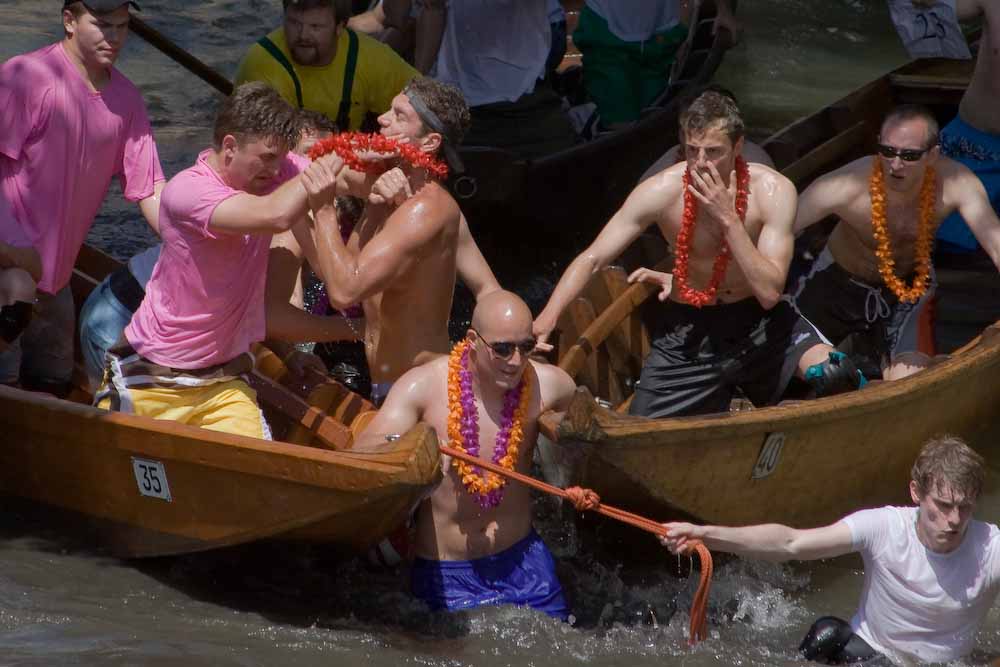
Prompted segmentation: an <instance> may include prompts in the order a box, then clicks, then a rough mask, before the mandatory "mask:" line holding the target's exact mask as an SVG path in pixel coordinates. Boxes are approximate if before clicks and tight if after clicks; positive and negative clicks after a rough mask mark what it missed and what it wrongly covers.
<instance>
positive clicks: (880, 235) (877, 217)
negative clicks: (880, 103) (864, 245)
mask: <svg viewBox="0 0 1000 667" xmlns="http://www.w3.org/2000/svg"><path fill="white" fill-rule="evenodd" d="M868 189H869V192H870V194H871V199H872V233H873V234H874V235H875V241H876V243H877V244H878V248H877V249H876V250H875V257H876V258H877V259H878V270H879V273H880V274H881V275H882V280H883V282H885V284H886V287H888V288H889V289H890V290H892V293H893V294H895V295H896V298H898V299H899V300H900V301H901V302H902V303H916V302H917V300H918V299H919V298H920V297H921V296H923V294H924V292H926V291H927V285H928V284H929V280H928V278H929V277H930V273H931V248H932V246H933V244H934V229H933V227H934V207H935V200H936V199H937V179H936V174H935V172H934V168H933V167H927V170H926V171H925V172H924V180H923V183H921V185H920V228H919V229H918V230H917V241H916V248H915V249H914V257H915V264H916V275H915V276H914V277H913V285H912V286H910V287H907V286H906V284H905V283H903V281H902V280H900V279H899V277H898V276H896V260H895V259H893V256H892V244H891V242H890V239H889V231H888V229H887V226H886V219H885V174H884V173H883V171H882V161H881V160H880V159H878V158H877V157H876V158H874V159H873V160H872V174H871V179H870V180H869V186H868Z"/></svg>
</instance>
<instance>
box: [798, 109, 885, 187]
mask: <svg viewBox="0 0 1000 667" xmlns="http://www.w3.org/2000/svg"><path fill="white" fill-rule="evenodd" d="M869 135H870V132H869V130H868V123H867V122H866V121H864V120H859V121H858V122H856V123H854V124H853V125H851V127H849V128H848V129H846V130H844V131H843V132H840V133H839V134H837V135H836V136H834V137H833V138H832V139H830V140H828V141H825V142H823V143H822V144H820V145H819V146H817V147H816V148H814V149H812V150H811V151H809V152H808V153H806V154H805V155H803V156H802V157H800V158H798V159H797V160H795V162H793V163H791V164H790V165H788V166H787V167H785V168H784V169H782V170H781V173H782V174H784V175H785V176H786V177H787V178H788V179H790V180H791V181H792V182H793V183H798V182H800V181H804V180H805V179H807V178H810V177H813V176H815V175H816V174H818V173H820V172H821V171H822V170H824V169H826V168H827V165H829V164H831V163H835V162H838V161H842V160H843V158H845V157H846V156H848V155H849V154H850V153H851V151H854V150H858V149H860V148H861V147H863V146H864V145H865V141H866V140H868V139H869Z"/></svg>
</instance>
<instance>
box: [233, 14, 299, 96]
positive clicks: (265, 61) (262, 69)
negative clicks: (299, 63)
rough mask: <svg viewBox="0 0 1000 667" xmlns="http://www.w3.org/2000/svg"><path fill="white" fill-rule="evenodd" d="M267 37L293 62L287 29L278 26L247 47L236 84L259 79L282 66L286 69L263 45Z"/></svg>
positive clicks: (237, 74)
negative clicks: (286, 39) (286, 38)
mask: <svg viewBox="0 0 1000 667" xmlns="http://www.w3.org/2000/svg"><path fill="white" fill-rule="evenodd" d="M265 38H266V39H268V40H269V41H270V42H271V43H272V44H274V45H275V46H276V47H277V49H278V51H280V52H281V53H283V54H284V55H285V57H286V58H288V60H289V62H291V56H290V54H289V52H288V45H287V43H286V41H285V30H284V28H280V27H279V28H276V29H274V30H272V31H271V32H269V33H268V34H267V35H266V36H265V37H262V38H260V39H258V40H257V41H255V42H253V43H252V44H251V45H250V46H249V47H248V48H247V50H246V53H245V54H244V55H243V60H242V61H241V62H240V66H239V70H238V71H237V73H236V77H235V84H236V85H240V84H242V83H246V82H247V81H259V80H261V79H263V78H265V76H267V75H269V74H271V71H272V70H273V69H275V68H280V69H281V70H282V71H284V67H283V66H282V65H281V64H280V63H279V62H278V61H277V60H275V58H274V56H273V55H271V54H270V53H268V51H267V49H265V48H264V47H263V46H262V45H261V42H262V41H263V40H264V39H265Z"/></svg>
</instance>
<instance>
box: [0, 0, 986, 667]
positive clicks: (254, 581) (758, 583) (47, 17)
mask: <svg viewBox="0 0 1000 667" xmlns="http://www.w3.org/2000/svg"><path fill="white" fill-rule="evenodd" d="M141 4H142V6H143V10H144V11H143V14H142V16H143V17H144V18H146V19H147V20H148V21H149V22H150V23H151V24H153V25H154V26H155V27H157V28H159V29H160V30H161V31H163V32H164V33H166V34H167V35H169V36H170V37H172V38H174V39H175V40H176V41H177V42H178V43H179V44H180V45H181V46H183V47H185V48H188V49H190V50H191V51H192V52H194V53H195V54H196V55H198V56H199V57H201V58H202V59H203V60H205V61H206V62H207V63H209V64H210V65H212V66H213V67H216V68H217V69H219V70H220V71H221V72H222V73H223V74H226V75H231V74H232V73H233V72H234V70H235V67H236V64H237V62H238V60H239V58H240V56H241V54H242V52H243V50H244V49H245V47H246V45H247V44H249V43H250V42H251V41H253V40H255V39H257V38H258V37H259V36H260V35H262V34H264V33H265V32H267V31H268V30H269V29H270V28H271V27H272V26H273V25H275V24H276V23H277V22H278V20H279V8H280V4H279V3H278V2H277V1H276V0H269V1H265V0H207V1H204V2H194V1H193V0H143V2H142V3H141ZM743 4H744V5H745V9H747V10H748V11H744V12H743V13H742V19H743V20H744V21H745V24H746V27H747V33H746V36H745V39H744V41H743V43H742V44H741V45H740V46H738V47H737V48H736V49H735V50H734V51H732V52H730V54H729V55H728V56H727V59H726V62H725V64H724V66H723V68H722V70H721V71H720V72H719V76H718V79H719V80H720V81H721V82H723V83H724V84H726V85H728V86H729V87H731V88H732V89H733V90H734V91H735V92H736V94H737V96H738V97H739V98H740V100H741V102H742V106H743V108H744V110H745V113H746V116H747V119H748V124H749V126H750V128H751V134H752V135H753V136H755V137H758V138H759V137H762V136H765V135H766V134H768V133H769V132H771V131H773V130H775V129H777V128H779V127H781V126H783V125H785V124H786V123H788V122H789V121H791V120H794V119H795V118H798V117H800V116H802V115H805V114H808V113H810V112H812V111H813V110H815V109H817V108H819V107H821V106H822V105H824V104H826V103H828V102H831V101H833V100H834V99H836V98H837V97H839V96H841V95H843V94H844V93H846V92H848V91H849V90H851V89H853V88H854V87H856V86H857V85H859V84H860V83H862V82H864V81H867V80H869V79H871V78H874V77H875V76H877V75H878V74H880V73H882V72H884V71H886V70H888V69H890V68H892V67H895V66H897V65H898V64H901V63H902V62H904V60H905V54H904V53H903V51H902V49H901V47H900V46H899V44H898V42H897V40H896V36H895V34H894V32H893V31H892V28H891V26H890V24H889V22H888V14H887V11H886V9H885V6H884V5H883V4H882V3H881V2H878V1H877V0H754V1H753V2H752V3H751V2H745V3H743ZM57 5H58V3H55V2H44V3H42V2H38V0H4V1H3V2H2V3H0V25H2V26H4V28H3V29H2V34H3V39H2V40H0V60H4V59H6V58H8V57H10V56H12V55H14V54H16V53H20V52H23V51H26V50H30V49H33V48H37V47H39V46H41V45H43V44H45V43H47V42H50V41H53V40H55V39H57V38H58V37H60V36H61V26H60V23H59V18H58V7H57ZM120 68H121V69H122V70H123V71H124V72H125V74H126V75H127V76H129V77H130V78H131V79H132V80H133V81H134V82H135V83H136V84H137V85H138V86H139V87H140V89H141V90H142V91H143V93H144V95H145V97H146V101H147V105H148V107H149V111H150V115H151V117H152V119H153V124H154V128H155V132H156V137H157V142H158V145H159V148H160V153H161V157H162V161H163V166H164V170H165V171H166V173H167V175H168V176H170V175H172V174H174V173H176V172H177V171H179V170H180V169H183V168H185V167H186V166H188V165H189V164H190V163H191V162H192V160H193V158H194V156H195V155H196V154H197V152H198V151H199V150H200V149H201V148H202V147H204V146H205V145H207V144H208V142H209V138H210V133H209V129H208V128H209V127H210V124H211V119H212V115H213V109H214V105H215V102H216V99H217V97H216V94H215V92H214V91H213V90H212V89H211V88H209V87H208V86H207V85H206V84H204V83H202V82H200V81H199V80H198V79H196V78H194V77H193V76H191V75H189V74H187V73H186V72H184V71H183V70H181V69H180V68H178V67H176V66H174V65H173V64H172V63H171V62H170V61H168V60H167V59H166V58H165V57H164V56H162V55H160V54H159V53H158V52H156V51H154V50H153V49H152V48H150V47H148V46H147V45H146V44H144V43H143V42H142V41H141V40H139V39H138V38H135V37H133V38H132V39H131V40H130V42H129V44H128V46H127V48H126V50H125V52H124V54H123V55H122V58H121V60H120ZM0 131H2V130H0ZM91 241H92V242H93V243H95V244H96V245H98V246H100V247H102V248H104V249H105V250H108V251H109V252H111V253H112V254H114V255H116V256H118V257H119V258H125V257H127V256H129V255H131V254H132V253H133V252H135V251H137V250H139V249H141V248H143V247H145V246H146V245H148V244H149V243H151V242H152V236H151V234H150V233H149V232H148V231H147V230H146V229H145V226H144V223H142V222H141V219H140V218H139V216H138V214H137V212H136V211H135V209H134V207H131V206H129V205H128V204H127V203H125V202H123V201H122V200H121V198H120V195H118V194H117V193H112V195H110V196H109V198H108V202H107V204H106V206H105V207H104V210H103V211H102V213H101V215H100V217H99V219H98V221H97V224H96V225H95V229H94V231H93V233H92V236H91ZM486 253H487V256H489V254H490V252H489V250H488V249H487V250H486ZM995 439H996V436H995V434H988V435H986V436H984V437H983V439H981V440H980V441H979V444H980V445H981V446H982V448H983V449H986V450H989V449H990V447H989V445H990V444H991V443H992V442H995ZM990 479H991V487H992V488H993V489H996V488H997V487H998V484H997V481H1000V459H997V458H996V456H991V474H990ZM904 493H905V489H900V502H904V501H905V496H904V495H903V494H904ZM537 509H538V515H539V517H540V528H541V532H542V533H543V535H544V536H545V538H546V540H547V541H548V542H549V543H550V545H551V546H552V548H553V551H554V552H555V553H556V555H557V556H558V557H559V561H560V565H559V567H560V577H561V579H562V580H563V582H564V585H565V586H566V589H567V594H568V596H569V599H570V601H571V606H572V607H573V611H574V614H575V616H576V624H575V625H573V626H571V625H567V624H562V623H557V622H554V621H551V620H550V619H548V618H546V617H544V616H542V615H539V614H536V613H533V612H530V611H525V610H516V609H509V608H503V609H488V610H481V611H475V612H472V613H468V614H459V615H454V616H441V615H431V614H428V613H427V612H426V611H425V610H423V609H422V607H421V606H420V605H419V604H417V603H415V602H414V601H413V599H412V598H410V597H409V596H408V595H407V594H406V593H405V590H406V586H405V581H404V580H403V579H402V578H401V576H400V575H399V574H398V573H393V572H386V571H380V570H374V569H371V568H369V567H368V566H367V565H366V563H365V562H364V561H363V560H361V559H351V558H343V557H341V556H339V555H337V554H332V553H326V552H323V551H321V550H313V549H299V548H291V547H285V546H272V545H260V546H254V547H249V548H243V549H236V550H231V551H225V552H220V553H215V554H201V555H195V556H187V557H181V558H169V559H160V560H155V561H150V562H142V563H128V562H121V561H117V560H113V559H107V558H104V557H102V556H100V555H99V554H97V553H95V552H94V551H93V550H91V549H88V548H87V547H86V546H84V545H81V544H80V543H77V542H74V541H70V540H69V539H67V538H66V537H65V536H64V534H63V531H62V530H61V528H60V527H59V524H58V523H55V522H52V521H51V520H50V517H47V516H45V515H39V514H38V513H37V512H35V511H34V510H30V509H27V508H20V507H9V506H8V507H5V508H4V509H3V510H0V564H2V565H0V665H34V664H38V665H63V664H72V665H136V664H141V665H164V666H165V665H272V664H288V663H292V662H294V663H295V664H298V665H303V666H305V665H329V664H331V663H332V664H347V665H378V666H388V665H398V664H405V665H441V666H445V665H447V666H452V665H455V666H457V665H498V666H499V665H538V666H540V665H546V666H547V667H555V666H563V665H691V666H700V665H720V664H722V665H734V664H739V665H761V666H764V665H798V664H803V663H801V661H799V660H798V659H797V658H796V654H795V651H794V649H795V646H796V645H797V644H798V641H799V639H800V638H801V636H802V634H803V633H804V632H805V630H806V629H807V627H808V626H809V624H810V623H811V621H812V620H813V619H814V618H815V617H817V616H819V615H823V614H836V615H840V616H844V617H849V616H850V615H851V613H852V612H853V609H854V605H855V603H856V600H857V596H858V592H859V591H860V586H861V580H862V578H861V575H860V569H859V568H860V559H857V558H854V557H849V558H843V559H838V560H835V561H831V562H825V563H819V564H797V565H785V566H778V565H772V564H765V563H756V562H747V561H742V560H729V561H726V562H723V563H722V564H721V566H720V567H719V569H718V571H717V575H716V579H715V584H714V587H713V592H712V598H711V600H712V602H711V610H710V616H711V627H712V637H711V638H710V640H709V641H707V642H705V643H703V644H702V645H701V646H699V647H697V648H696V649H694V650H690V649H688V647H687V645H686V641H685V632H686V623H687V615H686V610H687V609H688V607H689V603H690V599H691V595H692V593H693V589H694V585H695V580H694V579H693V578H684V577H680V578H678V577H675V576H674V575H673V574H672V573H671V571H672V570H674V569H676V568H678V567H680V569H682V570H686V568H687V567H688V564H687V563H686V562H682V563H678V562H677V561H676V559H674V558H670V557H667V556H666V554H665V553H661V552H660V551H658V550H657V548H656V547H655V546H654V542H653V539H652V538H651V537H649V536H647V535H645V534H640V533H636V534H635V535H634V536H633V538H632V540H633V541H632V542H630V543H629V544H628V546H627V547H626V548H621V547H614V546H608V545H605V547H604V548H601V549H598V550H594V549H590V548H584V547H581V546H580V543H581V540H580V539H579V537H578V535H577V530H576V528H575V527H574V525H573V524H572V523H569V522H567V521H565V520H564V518H563V515H562V513H561V512H560V511H559V510H558V509H557V508H555V507H554V506H553V505H552V503H551V502H550V501H548V500H545V499H540V500H539V501H538V507H537ZM980 517H981V518H984V519H987V520H990V521H997V520H998V519H1000V493H998V492H996V491H994V492H991V493H990V494H988V496H987V497H986V498H985V499H984V500H983V502H982V503H981V508H980ZM582 532H583V534H591V532H590V531H587V530H583V531H582ZM598 535H600V533H598ZM588 544H589V542H588ZM625 551H627V552H628V557H625V554H624V552H625ZM597 554H600V555H597ZM675 612H676V613H675ZM978 644H979V647H980V649H981V651H982V653H983V654H984V655H986V654H990V653H992V654H993V655H996V654H998V653H1000V615H998V614H997V613H996V612H992V613H991V615H990V618H989V620H988V622H987V624H986V626H985V628H984V630H983V631H982V633H981V635H980V637H979V642H978ZM980 657H981V656H980Z"/></svg>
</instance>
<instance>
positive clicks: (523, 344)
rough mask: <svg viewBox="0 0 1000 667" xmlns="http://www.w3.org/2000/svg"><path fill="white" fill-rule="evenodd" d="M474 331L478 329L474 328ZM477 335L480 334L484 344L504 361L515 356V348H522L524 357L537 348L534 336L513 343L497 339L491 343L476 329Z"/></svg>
mask: <svg viewBox="0 0 1000 667" xmlns="http://www.w3.org/2000/svg"><path fill="white" fill-rule="evenodd" d="M473 331H476V330H475V329H473ZM476 335H477V336H479V340H481V341H483V344H484V345H486V347H488V348H490V349H491V350H493V354H495V355H496V356H497V357H499V358H500V359H503V360H504V361H506V360H507V359H510V358H511V357H513V356H514V350H520V352H521V356H522V357H526V356H528V355H529V354H531V353H532V352H534V350H535V339H534V338H532V339H530V340H522V341H520V342H517V343H511V342H509V341H497V342H495V343H490V342H488V341H487V340H486V339H485V338H483V335H482V334H481V333H479V332H478V331H476Z"/></svg>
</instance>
